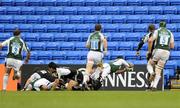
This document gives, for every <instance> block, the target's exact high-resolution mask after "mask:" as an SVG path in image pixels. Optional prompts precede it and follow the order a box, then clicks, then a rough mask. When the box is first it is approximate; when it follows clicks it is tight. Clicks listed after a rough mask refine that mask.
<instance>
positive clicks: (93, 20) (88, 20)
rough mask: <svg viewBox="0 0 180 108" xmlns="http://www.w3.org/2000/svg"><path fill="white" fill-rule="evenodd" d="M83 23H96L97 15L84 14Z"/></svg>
mask: <svg viewBox="0 0 180 108" xmlns="http://www.w3.org/2000/svg"><path fill="white" fill-rule="evenodd" d="M83 21H84V23H85V24H86V23H93V24H96V23H98V20H97V16H96V15H88V16H87V15H86V16H84V19H83Z"/></svg>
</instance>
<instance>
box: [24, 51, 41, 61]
mask: <svg viewBox="0 0 180 108" xmlns="http://www.w3.org/2000/svg"><path fill="white" fill-rule="evenodd" d="M38 53H39V52H36V51H31V57H30V60H29V61H31V60H38V58H37V54H38ZM24 58H25V55H24Z"/></svg>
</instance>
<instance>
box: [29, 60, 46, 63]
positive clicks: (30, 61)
mask: <svg viewBox="0 0 180 108" xmlns="http://www.w3.org/2000/svg"><path fill="white" fill-rule="evenodd" d="M28 64H46V60H29V62H28Z"/></svg>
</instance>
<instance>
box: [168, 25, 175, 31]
mask: <svg viewBox="0 0 180 108" xmlns="http://www.w3.org/2000/svg"><path fill="white" fill-rule="evenodd" d="M167 28H168V29H169V30H171V31H172V32H176V31H177V27H176V24H167Z"/></svg>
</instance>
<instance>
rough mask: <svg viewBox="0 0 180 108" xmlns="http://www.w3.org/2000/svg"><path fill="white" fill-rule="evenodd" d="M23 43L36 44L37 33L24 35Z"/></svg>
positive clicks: (37, 39)
mask: <svg viewBox="0 0 180 108" xmlns="http://www.w3.org/2000/svg"><path fill="white" fill-rule="evenodd" d="M25 41H28V42H30V41H33V42H38V41H39V33H26V34H25Z"/></svg>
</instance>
